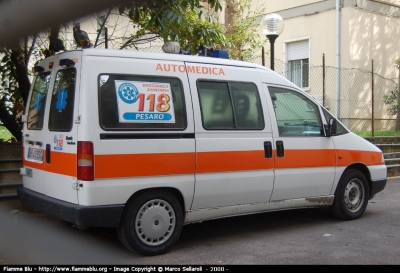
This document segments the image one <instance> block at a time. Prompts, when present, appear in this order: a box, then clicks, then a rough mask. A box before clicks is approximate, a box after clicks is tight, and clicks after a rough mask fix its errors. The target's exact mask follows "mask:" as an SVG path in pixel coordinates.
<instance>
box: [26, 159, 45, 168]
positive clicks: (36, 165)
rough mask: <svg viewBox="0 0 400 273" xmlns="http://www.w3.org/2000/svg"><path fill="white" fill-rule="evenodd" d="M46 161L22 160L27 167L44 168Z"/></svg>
mask: <svg viewBox="0 0 400 273" xmlns="http://www.w3.org/2000/svg"><path fill="white" fill-rule="evenodd" d="M44 162H45V161H44V160H43V162H42V163H36V162H33V161H29V160H25V159H24V160H22V165H23V166H25V167H30V168H33V169H38V170H44Z"/></svg>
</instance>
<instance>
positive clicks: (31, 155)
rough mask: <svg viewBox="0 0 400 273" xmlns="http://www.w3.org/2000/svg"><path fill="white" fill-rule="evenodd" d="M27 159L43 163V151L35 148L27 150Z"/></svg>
mask: <svg viewBox="0 0 400 273" xmlns="http://www.w3.org/2000/svg"><path fill="white" fill-rule="evenodd" d="M28 159H33V160H39V161H43V150H42V149H36V148H29V149H28Z"/></svg>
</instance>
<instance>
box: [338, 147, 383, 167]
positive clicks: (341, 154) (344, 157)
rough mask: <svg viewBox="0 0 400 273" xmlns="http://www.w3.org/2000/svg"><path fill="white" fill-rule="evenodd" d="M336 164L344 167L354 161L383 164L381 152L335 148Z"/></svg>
mask: <svg viewBox="0 0 400 273" xmlns="http://www.w3.org/2000/svg"><path fill="white" fill-rule="evenodd" d="M336 152H337V157H338V160H337V165H338V166H340V167H346V166H349V165H350V164H352V163H354V162H362V163H364V164H365V165H367V166H370V165H385V162H384V161H382V153H381V152H367V151H352V150H337V151H336Z"/></svg>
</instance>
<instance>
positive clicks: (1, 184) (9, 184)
mask: <svg viewBox="0 0 400 273" xmlns="http://www.w3.org/2000/svg"><path fill="white" fill-rule="evenodd" d="M21 161H22V159H21V158H9V159H0V163H3V162H21ZM19 170H20V169H19V168H8V169H0V173H7V172H19ZM20 186H22V182H0V188H14V187H20ZM10 197H17V193H2V194H0V199H2V198H10Z"/></svg>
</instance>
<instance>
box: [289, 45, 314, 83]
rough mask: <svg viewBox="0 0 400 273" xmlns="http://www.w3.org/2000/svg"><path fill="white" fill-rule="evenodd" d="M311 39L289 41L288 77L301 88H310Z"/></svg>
mask: <svg viewBox="0 0 400 273" xmlns="http://www.w3.org/2000/svg"><path fill="white" fill-rule="evenodd" d="M309 44H310V43H309V40H302V41H296V42H291V43H287V52H288V54H287V56H288V58H287V60H288V69H287V78H288V79H289V80H290V81H291V82H293V83H294V84H296V85H297V86H299V87H301V88H304V89H305V88H309V87H310V84H309V63H310V59H309V58H310V57H309V54H310V51H309V48H310V47H309Z"/></svg>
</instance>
